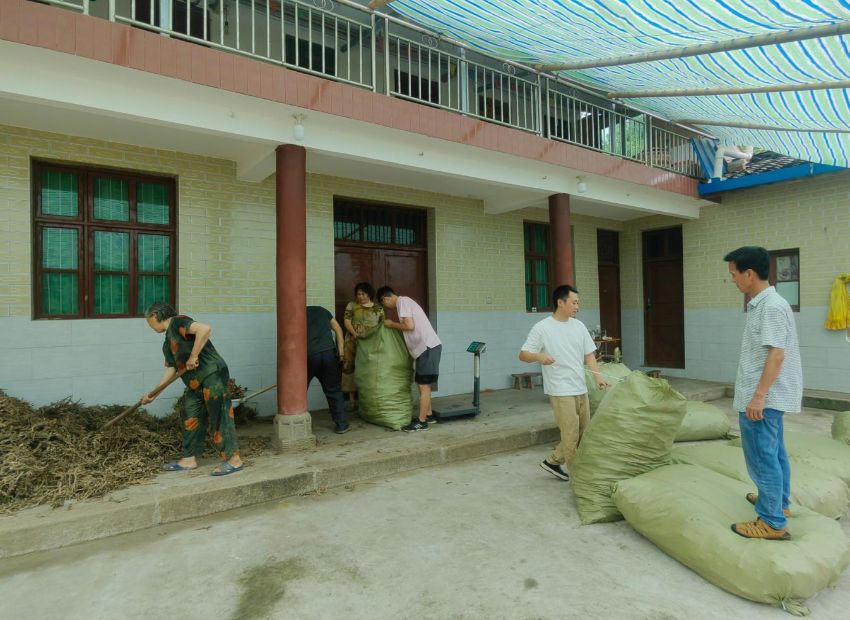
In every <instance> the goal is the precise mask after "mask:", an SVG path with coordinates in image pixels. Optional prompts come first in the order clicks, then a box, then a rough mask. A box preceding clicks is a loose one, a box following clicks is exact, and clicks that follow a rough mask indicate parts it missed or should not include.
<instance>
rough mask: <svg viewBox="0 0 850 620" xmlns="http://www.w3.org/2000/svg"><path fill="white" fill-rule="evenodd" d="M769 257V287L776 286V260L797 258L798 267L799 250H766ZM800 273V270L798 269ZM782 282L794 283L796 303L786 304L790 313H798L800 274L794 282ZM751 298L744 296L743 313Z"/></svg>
mask: <svg viewBox="0 0 850 620" xmlns="http://www.w3.org/2000/svg"><path fill="white" fill-rule="evenodd" d="M767 253H768V254H769V255H770V271H769V272H768V276H767V282H768V284H770V286H774V287H775V286H776V259H777V258H779V257H781V256H796V257H797V265H798V267H799V265H800V248H786V249H784V250H768V252H767ZM800 271H802V269H800ZM783 282H796V283H797V295H798V297H797V302H798V303H796V304H788V305H789V306H791V311H792V312H799V311H800V303H799V301H800V300H801V299H802V298H803V293H802V290H801V278H800V273H798V274H797V279H796V280H783ZM751 299H752V297H750V296H749V295H747V294H744V312H747V311H748V310H749V303H750V300H751Z"/></svg>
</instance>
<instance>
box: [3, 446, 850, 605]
mask: <svg viewBox="0 0 850 620" xmlns="http://www.w3.org/2000/svg"><path fill="white" fill-rule="evenodd" d="M546 454H547V449H546V448H545V447H542V446H541V447H532V448H527V449H524V450H520V451H511V452H508V453H503V454H499V455H495V456H489V457H484V458H480V459H477V460H472V461H467V462H464V463H458V464H450V465H443V466H439V467H432V468H428V469H420V470H417V471H415V472H409V473H404V474H397V475H394V476H392V477H389V478H381V479H377V480H375V481H372V482H366V483H360V484H357V485H351V486H348V487H344V488H339V489H335V490H332V491H329V492H326V493H322V494H315V495H311V496H306V497H301V498H296V499H289V500H286V501H278V502H271V503H267V504H263V505H262V506H257V507H252V508H244V509H241V510H237V511H231V512H228V513H223V514H219V515H216V516H213V517H207V518H203V519H197V520H191V521H184V522H182V523H180V524H174V525H168V526H161V527H158V528H152V529H147V530H144V531H141V532H136V533H132V534H127V535H122V536H116V537H113V538H110V539H107V540H103V541H97V542H92V543H86V544H82V545H77V546H75V547H70V548H67V549H61V550H57V551H52V552H47V553H37V554H30V555H28V556H23V557H19V558H12V559H7V560H5V561H3V562H2V563H0V600H2V601H3V605H2V607H0V617H2V618H9V619H12V618H15V619H18V618H27V619H29V618H39V619H52V618H61V619H63V620H74V619H77V618H79V619H81V620H83V619H84V620H97V619H101V618H103V619H106V618H110V619H111V618H121V619H125V618H126V619H133V618H140V619H142V618H144V619H146V620H147V619H149V618H182V619H185V620H193V619H195V618H198V619H201V618H221V619H222V620H224V619H229V620H256V619H267V618H273V619H299V620H301V619H324V618H347V619H359V618H363V619H368V620H382V619H385V618H386V619H393V620H396V619H407V618H416V619H432V618H433V619H441V620H442V619H450V618H464V619H468V620H469V619H479V618H480V619H487V620H490V619H494V618H507V619H511V620H514V619H516V620H531V619H552V620H555V619H557V620H564V619H571V618H575V619H579V618H580V619H582V620H596V619H605V620H607V619H629V620H631V619H635V620H673V619H680V618H681V619H687V620H703V619H705V620H709V619H718V620H720V619H722V620H727V619H729V618H747V619H748V620H751V619H752V620H758V619H767V618H773V619H779V618H784V617H787V616H785V614H784V612H782V611H781V610H779V609H777V608H774V607H769V606H766V605H761V604H756V603H751V602H749V601H746V600H744V599H741V598H738V597H736V596H734V595H731V594H728V593H726V592H724V591H723V590H721V589H719V588H717V587H715V586H713V585H711V584H710V583H708V582H707V581H705V580H703V579H702V578H701V577H699V576H698V575H697V574H696V573H693V572H691V571H690V570H689V569H687V568H685V567H684V566H682V565H681V564H679V563H678V562H676V561H675V560H673V559H671V558H670V557H668V556H667V555H665V554H664V553H663V552H661V551H659V550H658V549H656V548H655V547H654V546H653V545H652V544H651V543H650V542H649V541H647V540H645V539H643V538H642V537H641V536H640V535H638V534H637V533H635V532H634V530H632V528H631V527H630V526H629V525H628V524H626V523H625V522H619V523H611V524H599V525H592V526H583V527H582V526H580V525H579V520H578V517H577V514H576V510H575V504H574V501H573V498H572V495H571V493H570V487H569V484H568V483H565V482H561V481H559V480H557V479H555V478H554V477H552V476H550V475H547V474H546V473H545V472H543V471H542V470H541V469H540V468H539V467H538V463H539V461H540V460H541V459H542V458H543V457H544V456H545V455H546ZM844 530H845V532H847V533H848V534H850V521H845V522H844ZM773 544H782V543H773ZM809 606H810V609H811V611H812V617H813V618H819V619H824V620H825V619H838V618H846V617H847V615H846V614H847V609H850V573H845V574H844V575H842V576H841V578H840V580H839V582H838V583H837V584H836V586H835V587H833V588H831V589H828V590H826V591H823V592H821V593H820V594H819V595H818V596H817V597H815V598H813V599H811V600H810V601H809Z"/></svg>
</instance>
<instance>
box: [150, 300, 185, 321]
mask: <svg viewBox="0 0 850 620" xmlns="http://www.w3.org/2000/svg"><path fill="white" fill-rule="evenodd" d="M173 316H177V311H176V310H175V309H174V308H172V307H171V306H170V305H169V304H167V303H165V302H164V301H155V302H153V303H152V304H151V305H150V306H148V309H147V310H145V318H146V319H149V318H151V317H154V318H155V319H156V320H157V321H165V320H166V319H170V318H171V317H173Z"/></svg>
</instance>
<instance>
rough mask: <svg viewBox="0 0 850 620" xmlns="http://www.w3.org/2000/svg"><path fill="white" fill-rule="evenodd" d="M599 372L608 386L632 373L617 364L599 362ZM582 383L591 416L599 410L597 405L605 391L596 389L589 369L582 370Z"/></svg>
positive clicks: (623, 365)
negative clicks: (584, 385)
mask: <svg viewBox="0 0 850 620" xmlns="http://www.w3.org/2000/svg"><path fill="white" fill-rule="evenodd" d="M599 372H600V373H601V374H602V378H603V379H605V382H606V383H608V385H616V384H617V383H619V382H620V381H621V380H622V379H625V378H626V377H628V376H629V373H631V372H632V371H631V370H629V367H628V366H626V365H625V364H620V363H619V362H600V363H599ZM584 382H585V383H586V384H587V400H589V401H590V415H591V416H592V415H594V414H595V413H596V410H597V409H598V408H599V403H601V402H602V398H603V397H604V396H605V394H606V393H607V390H600V389H599V388H598V387H596V379H594V377H593V373H592V372H590V369H589V368H585V369H584Z"/></svg>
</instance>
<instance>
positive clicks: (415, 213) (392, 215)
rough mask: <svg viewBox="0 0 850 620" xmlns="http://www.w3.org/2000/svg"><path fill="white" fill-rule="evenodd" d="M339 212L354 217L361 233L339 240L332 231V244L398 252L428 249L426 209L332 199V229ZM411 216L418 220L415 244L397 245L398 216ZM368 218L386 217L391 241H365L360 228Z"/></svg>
mask: <svg viewBox="0 0 850 620" xmlns="http://www.w3.org/2000/svg"><path fill="white" fill-rule="evenodd" d="M341 211H349V212H351V213H352V214H354V215H356V216H357V218H358V220H359V223H360V224H361V231H360V234H359V236H358V238H356V239H355V238H340V237H337V236H336V230H335V229H334V243H342V244H345V243H354V244H357V245H359V246H364V247H381V248H398V249H400V250H425V249H426V248H427V247H428V240H427V237H428V212H427V210H426V209H418V208H415V207H399V206H396V205H386V204H383V203H378V202H369V201H363V200H353V199H347V198H336V197H334V214H333V221H334V228H335V227H336V224H337V223H338V221H340V220H338V216H339V215H340V212H341ZM400 215H401V216H408V217H410V216H412V217H414V218H416V219H417V220H418V226H417V232H418V233H419V235H418V239H417V240H416V243H414V244H409V243H398V242H397V240H398V238H399V237H398V229H399V216H400ZM369 216H377V217H381V216H386V217H387V218H388V221H387V225H388V226H389V228H390V239H391V241H367V240H365V239H363V238H362V237H363V234H362V228H363V223H366V222H367V219H366V218H368V217H369Z"/></svg>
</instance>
